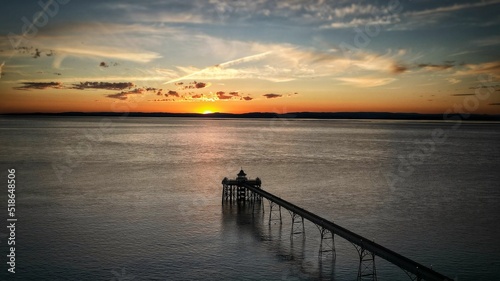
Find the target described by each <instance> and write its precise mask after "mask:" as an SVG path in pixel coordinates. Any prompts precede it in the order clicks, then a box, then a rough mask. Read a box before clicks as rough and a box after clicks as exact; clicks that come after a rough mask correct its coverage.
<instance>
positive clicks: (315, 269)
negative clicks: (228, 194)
mask: <svg viewBox="0 0 500 281" xmlns="http://www.w3.org/2000/svg"><path fill="white" fill-rule="evenodd" d="M263 205H264V203H263V202H262V201H255V202H250V201H243V202H237V203H231V202H225V203H224V204H223V205H222V223H223V225H224V227H227V228H237V231H238V232H241V233H242V234H246V235H245V237H247V235H248V236H250V237H252V238H253V239H254V240H255V241H257V242H258V243H262V249H263V250H264V251H266V252H267V254H269V255H271V256H274V258H275V260H276V261H277V262H278V263H283V264H284V268H285V270H284V271H283V274H282V276H281V280H290V281H291V280H342V279H339V278H336V276H335V258H334V257H333V255H331V254H323V255H321V256H318V251H317V249H316V251H313V252H311V250H315V249H311V246H310V245H307V243H306V236H305V235H303V234H298V235H297V234H296V235H293V236H291V229H290V223H289V222H288V221H287V219H288V220H289V219H290V217H289V215H288V214H287V213H286V211H285V212H283V214H282V215H283V223H282V224H281V223H280V222H279V221H276V222H275V221H272V222H271V223H269V213H268V211H269V210H268V209H266V210H265V212H263V208H264V206H263ZM266 206H267V205H266ZM242 254H243V253H242Z"/></svg>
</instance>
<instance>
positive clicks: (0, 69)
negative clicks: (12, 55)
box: [0, 61, 5, 78]
mask: <svg viewBox="0 0 500 281" xmlns="http://www.w3.org/2000/svg"><path fill="white" fill-rule="evenodd" d="M4 65H5V61H4V62H2V64H0V78H2V69H3V66H4Z"/></svg>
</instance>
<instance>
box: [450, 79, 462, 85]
mask: <svg viewBox="0 0 500 281" xmlns="http://www.w3.org/2000/svg"><path fill="white" fill-rule="evenodd" d="M446 80H448V82H450V84H458V83H460V82H462V80H459V79H456V78H448V79H446Z"/></svg>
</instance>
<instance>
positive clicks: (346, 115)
mask: <svg viewBox="0 0 500 281" xmlns="http://www.w3.org/2000/svg"><path fill="white" fill-rule="evenodd" d="M0 116H4V117H23V116H24V117H26V116H56V117H57V116H61V117H71V116H74V117H86V116H89V117H122V116H128V117H190V118H206V119H211V118H287V119H376V120H441V121H457V120H464V121H500V115H488V114H470V115H467V114H465V113H462V114H458V113H456V114H448V115H446V116H445V115H444V114H421V113H391V112H290V113H286V114H278V113H272V112H250V113H239V114H236V113H211V114H201V113H145V112H61V113H6V114H0ZM465 117H467V118H465Z"/></svg>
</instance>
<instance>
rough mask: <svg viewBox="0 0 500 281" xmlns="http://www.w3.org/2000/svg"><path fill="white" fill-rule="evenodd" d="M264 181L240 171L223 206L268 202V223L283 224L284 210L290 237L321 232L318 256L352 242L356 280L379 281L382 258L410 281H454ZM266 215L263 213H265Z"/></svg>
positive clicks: (226, 186) (225, 191)
mask: <svg viewBox="0 0 500 281" xmlns="http://www.w3.org/2000/svg"><path fill="white" fill-rule="evenodd" d="M261 184H262V182H261V180H260V179H259V178H256V179H248V178H247V177H246V174H245V172H244V171H243V170H241V171H240V172H239V173H238V175H237V177H236V178H235V179H228V178H227V177H226V178H224V179H223V180H222V203H223V204H228V203H229V204H232V203H238V202H245V201H249V202H256V201H261V200H262V199H266V200H267V201H268V202H269V223H271V222H273V221H277V222H279V223H280V224H281V223H282V222H283V218H282V216H281V214H282V213H281V209H282V208H283V209H285V210H287V211H288V212H289V213H290V216H291V220H292V221H291V224H292V225H291V233H290V235H291V236H292V237H293V235H297V234H302V233H304V232H305V227H304V220H305V219H306V220H308V221H310V222H312V223H313V224H314V225H315V226H316V227H317V228H318V230H319V231H320V235H321V242H320V245H319V247H320V250H319V254H320V255H321V254H322V253H324V252H331V253H332V254H333V255H334V257H335V237H336V236H338V237H341V238H343V239H345V240H347V241H349V242H350V243H351V244H352V245H353V246H354V248H355V249H356V250H357V252H358V254H359V268H358V277H357V280H377V271H376V266H375V257H376V256H377V257H380V258H382V259H384V260H386V261H388V262H390V263H392V264H394V265H396V266H397V267H399V268H401V269H402V270H403V271H404V272H405V273H406V274H407V275H408V277H409V278H410V279H411V280H429V281H434V280H436V281H438V280H439V281H443V280H449V281H451V280H453V279H451V278H449V277H447V276H445V275H443V274H440V273H438V272H436V271H434V270H433V269H431V268H429V267H426V266H424V265H422V264H420V263H418V262H415V261H413V260H411V259H409V258H407V257H404V256H402V255H400V254H398V253H396V252H394V251H392V250H390V249H388V248H386V247H384V246H382V245H380V244H377V243H375V242H373V241H370V240H369V239H367V238H365V237H363V236H361V235H359V234H357V233H354V232H352V231H350V230H348V229H346V228H344V227H342V226H340V225H338V224H335V223H334V222H332V221H330V220H328V219H325V218H322V217H320V216H318V215H316V214H314V213H312V212H309V211H307V210H304V209H303V208H301V207H299V206H297V205H295V204H293V203H290V202H288V201H286V200H284V199H282V198H279V197H277V196H275V195H273V194H271V193H269V192H267V191H265V190H263V189H262V188H261ZM263 211H264V209H263Z"/></svg>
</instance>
